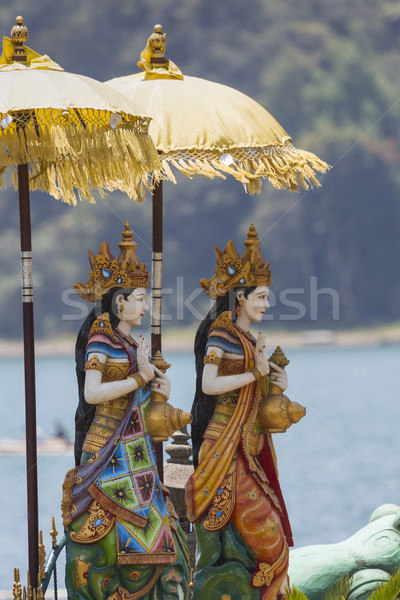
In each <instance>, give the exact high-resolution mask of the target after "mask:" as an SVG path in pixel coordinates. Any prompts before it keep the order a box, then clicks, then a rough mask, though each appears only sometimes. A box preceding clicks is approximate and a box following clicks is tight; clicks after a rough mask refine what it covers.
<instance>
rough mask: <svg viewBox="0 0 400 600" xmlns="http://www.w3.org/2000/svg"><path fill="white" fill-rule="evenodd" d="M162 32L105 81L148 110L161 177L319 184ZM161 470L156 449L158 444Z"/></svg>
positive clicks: (272, 125) (263, 115)
mask: <svg viewBox="0 0 400 600" xmlns="http://www.w3.org/2000/svg"><path fill="white" fill-rule="evenodd" d="M165 42H166V34H165V33H163V32H162V26H161V25H155V27H154V33H153V34H152V35H151V36H150V37H149V39H148V42H147V46H146V48H145V49H144V51H143V52H142V54H141V55H140V61H139V62H138V66H139V67H140V68H141V69H142V72H140V73H137V74H134V75H128V76H126V77H116V78H114V79H110V80H109V81H107V82H106V83H107V84H108V85H110V86H111V87H113V88H114V89H116V90H118V91H119V92H122V93H123V94H125V95H126V96H127V97H128V98H129V99H130V100H133V101H134V102H135V103H136V104H137V105H138V106H140V107H141V108H142V109H143V110H145V111H146V112H147V113H149V114H150V115H151V117H152V119H153V120H152V122H151V123H150V129H149V132H150V135H151V136H152V138H153V140H154V142H155V145H156V148H157V150H158V153H159V155H160V158H161V160H162V164H163V178H166V179H169V180H171V181H174V182H175V177H174V174H173V171H172V169H171V165H172V166H173V167H174V168H176V169H177V170H178V171H180V172H181V173H183V174H184V175H186V176H188V177H192V176H193V175H197V174H199V175H204V176H206V177H209V178H211V179H213V178H214V177H222V178H224V179H225V177H226V175H232V176H233V177H234V178H235V179H237V180H238V181H240V182H241V183H243V185H244V186H245V189H246V190H248V191H249V193H250V194H252V193H260V192H261V186H262V181H263V179H268V180H269V181H270V183H272V185H273V186H274V187H276V188H278V189H289V190H295V191H297V190H298V189H299V186H302V187H303V188H305V189H307V188H308V187H309V186H312V185H315V186H319V185H320V184H319V182H318V180H317V178H316V176H315V172H316V171H317V172H320V173H324V172H325V171H326V170H327V169H328V165H327V164H326V163H325V162H324V161H323V160H321V159H320V158H318V157H317V156H316V155H315V154H312V153H311V152H307V151H305V150H298V149H297V148H295V147H294V145H293V142H292V140H291V138H290V136H289V135H288V134H287V133H286V131H285V130H284V129H283V128H282V127H281V126H280V125H279V123H278V122H277V121H276V120H275V119H274V117H273V116H272V115H271V114H270V113H269V112H268V111H266V110H265V109H264V108H263V107H262V106H261V105H260V104H258V103H257V102H255V101H254V100H252V99H251V98H249V97H248V96H246V95H245V94H242V93H241V92H239V91H237V90H235V89H233V88H231V87H228V86H226V85H221V84H219V83H214V82H212V81H207V80H205V79H201V78H198V77H189V76H187V75H185V76H184V75H182V72H181V71H180V69H179V68H178V67H177V66H176V65H175V64H174V63H173V62H172V61H171V60H168V59H166V58H165ZM162 218H163V217H162V181H160V182H159V184H158V185H157V186H156V187H155V190H154V193H153V274H152V286H153V288H152V299H153V302H152V352H153V354H154V353H155V352H156V351H157V350H160V351H161V300H162V297H161V296H162V291H161V290H162ZM157 458H158V468H159V472H160V474H161V473H162V465H163V460H162V451H160V449H157Z"/></svg>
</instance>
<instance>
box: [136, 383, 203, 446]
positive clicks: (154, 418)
mask: <svg viewBox="0 0 400 600" xmlns="http://www.w3.org/2000/svg"><path fill="white" fill-rule="evenodd" d="M191 422H192V415H191V414H190V413H187V412H185V411H184V410H181V409H180V408H174V407H173V406H171V404H169V402H167V400H166V398H165V397H164V396H162V395H161V394H158V393H157V392H153V393H152V398H151V401H150V404H149V406H148V408H147V413H146V424H147V431H148V432H149V434H150V435H151V437H152V438H153V441H154V442H166V441H167V440H168V438H169V437H170V436H171V435H172V434H173V433H174V431H177V430H178V429H182V427H184V426H185V425H189V423H191Z"/></svg>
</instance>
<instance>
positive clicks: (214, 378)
mask: <svg viewBox="0 0 400 600" xmlns="http://www.w3.org/2000/svg"><path fill="white" fill-rule="evenodd" d="M212 352H213V353H214V355H216V356H217V359H219V360H221V359H222V357H223V355H224V351H223V350H222V349H221V348H217V346H209V347H208V350H207V355H206V356H210V355H211V353H212ZM218 367H219V365H218V364H212V363H206V364H205V365H204V370H203V379H202V388H203V392H204V393H205V394H208V395H210V396H214V395H216V394H224V393H225V392H231V391H232V390H237V389H239V388H241V387H244V386H245V385H249V384H250V383H253V382H254V381H255V375H254V374H253V373H252V372H251V371H247V372H246V373H238V374H237V375H218Z"/></svg>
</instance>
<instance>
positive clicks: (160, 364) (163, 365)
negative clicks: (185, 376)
mask: <svg viewBox="0 0 400 600" xmlns="http://www.w3.org/2000/svg"><path fill="white" fill-rule="evenodd" d="M151 364H152V365H154V366H156V367H157V369H160V371H162V372H163V373H165V371H166V370H167V369H169V368H170V366H171V365H170V364H169V363H167V361H166V360H164V357H163V355H162V354H161V352H160V351H159V350H157V352H156V353H155V354H154V356H153V357H152V359H151Z"/></svg>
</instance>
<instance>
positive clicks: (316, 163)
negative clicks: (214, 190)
mask: <svg viewBox="0 0 400 600" xmlns="http://www.w3.org/2000/svg"><path fill="white" fill-rule="evenodd" d="M160 158H161V160H162V164H163V175H164V177H165V178H167V179H169V180H171V181H173V182H174V183H175V182H176V179H175V176H174V174H173V172H172V169H171V167H170V165H172V166H173V167H175V168H176V169H177V170H178V171H180V172H181V173H183V174H184V175H186V176H187V177H190V178H191V177H193V176H194V175H204V176H205V177H208V178H209V179H214V178H215V177H220V178H223V179H225V178H226V175H232V176H233V177H234V178H235V179H237V180H238V181H240V182H241V183H242V184H243V185H244V187H245V189H246V191H248V192H249V193H250V194H259V193H260V192H261V189H262V180H263V179H268V180H269V181H270V183H271V184H272V185H273V186H274V187H275V188H277V189H287V190H292V191H296V192H297V191H299V188H300V187H302V188H304V189H305V190H308V189H309V188H310V187H313V186H314V187H320V185H321V184H320V183H319V181H318V179H317V177H316V172H318V173H326V171H328V169H329V168H330V167H329V165H328V164H327V163H326V162H324V161H323V160H321V159H320V158H318V156H316V155H315V154H313V153H312V152H307V151H306V150H299V149H297V148H295V147H294V145H293V143H292V141H291V139H289V138H288V139H286V140H285V141H284V142H283V143H282V144H273V145H268V146H260V147H252V148H229V149H227V150H226V151H225V152H224V153H222V152H221V151H220V150H203V149H202V150H197V149H192V150H182V151H173V152H168V153H162V152H161V153H160Z"/></svg>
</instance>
